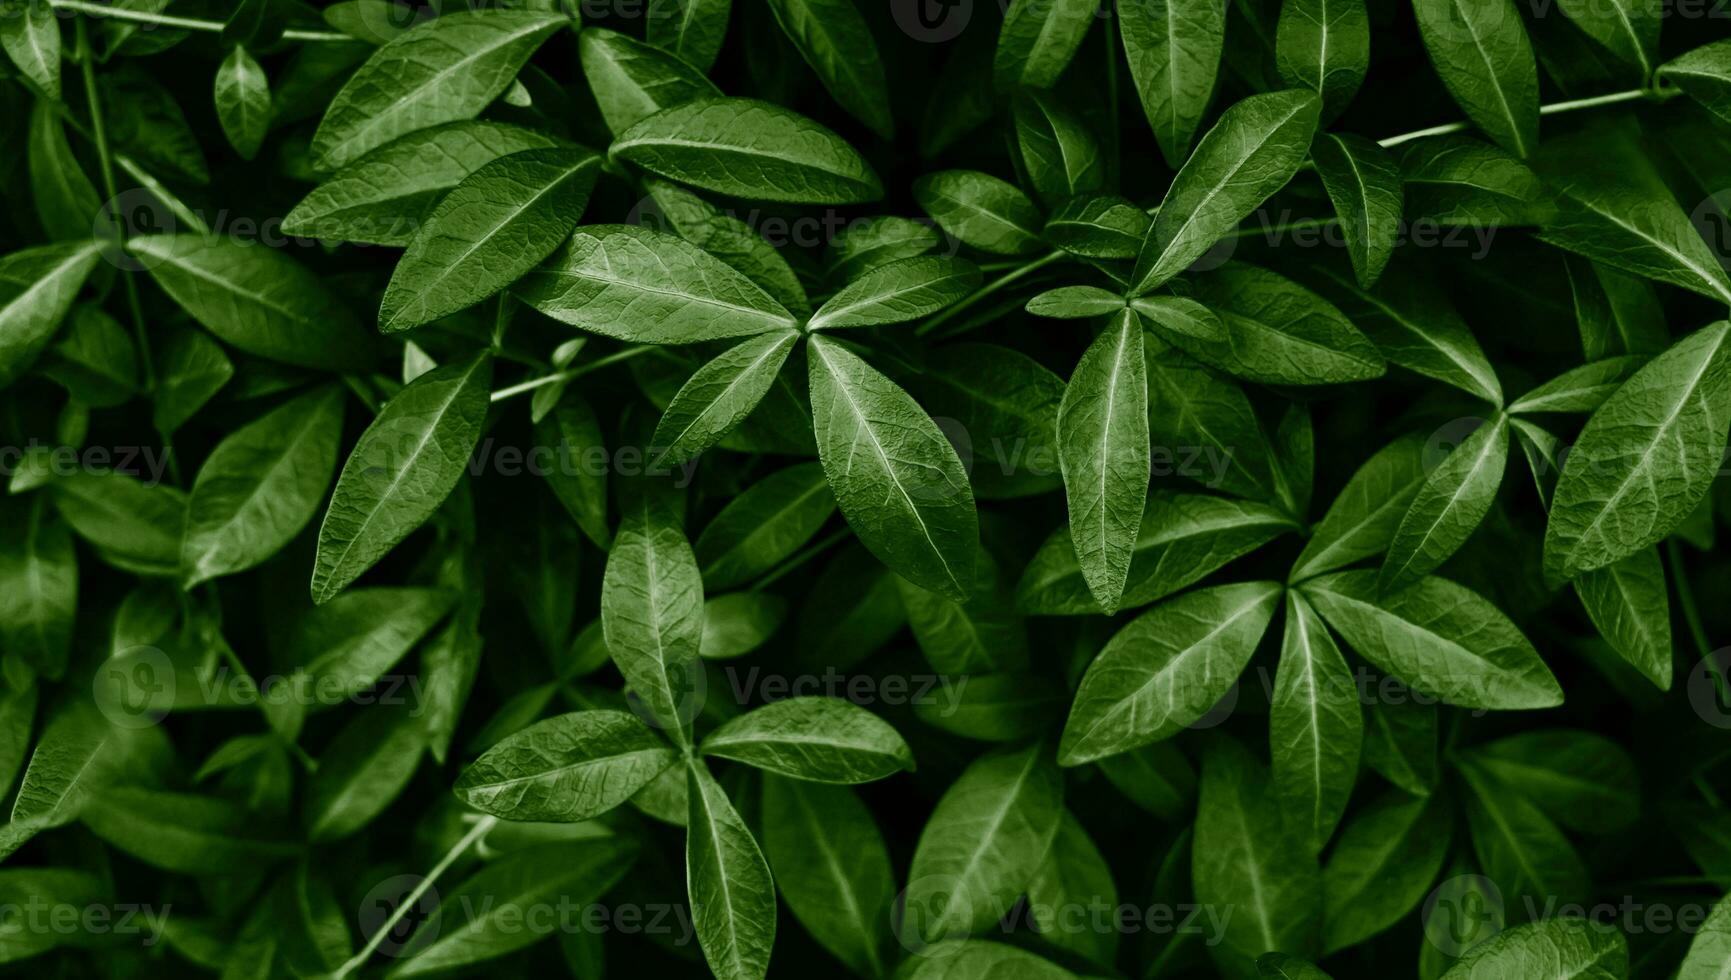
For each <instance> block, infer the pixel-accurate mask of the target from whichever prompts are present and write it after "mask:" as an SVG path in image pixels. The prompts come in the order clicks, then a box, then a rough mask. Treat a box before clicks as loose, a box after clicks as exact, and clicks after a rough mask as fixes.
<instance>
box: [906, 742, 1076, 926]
mask: <svg viewBox="0 0 1731 980" xmlns="http://www.w3.org/2000/svg"><path fill="white" fill-rule="evenodd" d="M1063 815H1064V779H1063V774H1062V773H1061V772H1060V771H1059V770H1058V767H1057V766H1056V765H1054V764H1053V762H1052V757H1051V750H1050V749H1049V748H1048V747H1046V746H1045V745H1042V744H1038V743H1036V744H1034V745H1030V746H1027V747H1026V748H1021V749H1014V750H1010V749H1006V750H1002V751H997V752H992V753H988V754H986V755H984V756H981V757H980V758H978V759H976V760H974V762H973V763H971V764H970V765H969V766H968V768H967V769H965V770H963V772H962V774H961V776H959V777H958V778H957V779H956V781H955V782H954V783H952V784H950V788H949V789H947V790H945V791H944V795H943V797H942V798H941V799H939V800H938V805H937V807H936V808H935V809H933V810H932V815H931V818H930V819H929V820H927V821H926V826H925V829H924V830H923V831H921V832H920V840H919V845H918V846H917V847H916V848H915V849H914V859H913V865H912V867H911V868H910V869H909V870H908V885H907V888H906V889H905V890H904V891H903V896H904V899H905V904H904V906H903V908H902V917H901V919H900V921H899V922H898V924H897V928H898V930H899V933H900V937H901V940H902V942H903V943H904V944H909V943H912V944H914V948H916V949H917V948H920V947H921V946H922V945H929V944H932V943H936V942H938V941H940V940H945V939H959V938H961V937H963V936H967V935H969V934H971V933H977V932H982V931H984V930H985V929H987V928H988V927H990V926H991V925H993V924H994V923H996V922H997V921H998V920H999V919H1000V918H1002V917H1003V916H1004V914H1005V913H1006V912H1008V911H1009V910H1010V907H1011V906H1012V905H1014V904H1015V902H1016V900H1017V899H1018V898H1020V897H1021V895H1022V893H1023V892H1024V891H1026V890H1027V887H1028V886H1029V885H1030V884H1031V883H1033V881H1034V878H1035V876H1036V875H1038V874H1039V871H1040V865H1041V862H1042V858H1044V857H1045V854H1046V850H1047V848H1049V847H1050V846H1051V844H1052V840H1053V838H1054V837H1056V836H1057V833H1058V825H1059V823H1060V822H1061V820H1062V819H1063Z"/></svg>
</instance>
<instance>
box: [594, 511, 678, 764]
mask: <svg viewBox="0 0 1731 980" xmlns="http://www.w3.org/2000/svg"><path fill="white" fill-rule="evenodd" d="M601 628H602V630H603V631H604V635H605V636H606V640H607V649H608V650H609V651H610V652H611V653H612V654H613V662H614V663H615V664H616V665H618V667H619V672H620V673H621V674H624V675H625V681H626V683H627V684H628V685H630V687H631V690H632V692H633V693H634V694H635V695H636V697H637V698H638V699H639V701H640V702H642V704H641V707H642V711H641V715H642V716H643V717H644V719H645V721H647V722H650V723H651V724H653V725H655V726H656V727H658V728H661V729H663V730H665V731H668V732H669V733H670V736H669V737H671V738H672V739H673V740H674V742H676V743H678V744H679V745H681V746H683V745H685V744H686V743H687V742H688V740H689V736H688V735H687V734H686V730H685V729H686V725H688V724H690V722H691V718H692V716H693V714H694V713H695V712H696V710H697V709H698V708H699V707H701V706H702V697H703V689H702V688H701V687H694V685H698V684H701V683H702V679H703V667H702V664H701V663H700V662H699V661H698V650H699V645H700V644H701V642H702V639H703V580H702V577H701V575H700V574H699V573H698V570H697V558H696V556H694V555H693V554H692V553H691V545H690V544H689V543H688V542H687V541H686V540H685V532H684V531H682V530H680V528H679V525H678V524H677V523H675V521H674V520H673V516H672V515H670V514H668V513H666V512H665V510H664V508H662V507H660V506H658V505H657V504H656V503H655V502H654V501H652V500H650V499H648V498H647V497H645V498H644V499H640V500H638V501H636V502H635V503H634V504H633V505H632V506H630V507H628V508H626V514H625V519H624V520H623V521H621V522H620V524H619V533H618V535H617V536H616V537H615V538H614V539H613V547H612V549H611V550H610V551H608V553H607V571H606V578H605V579H604V580H603V581H602V583H601Z"/></svg>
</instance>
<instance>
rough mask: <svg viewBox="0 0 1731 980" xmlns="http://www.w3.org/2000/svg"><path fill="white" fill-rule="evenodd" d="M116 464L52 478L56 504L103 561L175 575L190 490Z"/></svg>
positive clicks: (137, 570) (137, 571) (141, 572)
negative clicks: (120, 470)
mask: <svg viewBox="0 0 1731 980" xmlns="http://www.w3.org/2000/svg"><path fill="white" fill-rule="evenodd" d="M160 477H161V474H160V473H157V474H155V476H154V477H153V478H152V480H151V482H145V481H144V480H135V479H133V478H132V477H130V476H126V475H123V474H121V473H118V472H116V471H114V470H102V471H97V470H88V469H85V470H79V471H78V472H75V473H72V474H70V475H67V476H59V477H56V478H55V479H54V482H53V484H52V486H53V488H54V506H55V507H56V508H57V509H58V510H59V511H60V516H61V518H62V519H64V520H65V521H66V523H67V524H69V525H71V527H72V530H73V531H75V532H77V533H78V536H79V537H81V538H83V539H84V540H85V541H86V542H88V543H89V544H90V546H91V547H92V548H94V549H95V550H96V553H97V555H98V556H99V557H101V558H102V560H103V561H105V562H107V563H109V564H110V565H113V566H114V567H116V568H119V569H122V570H123V571H128V572H132V573H133V574H135V575H149V576H164V577H167V576H173V575H175V574H176V573H177V571H178V569H179V566H180V540H181V537H182V535H183V534H184V533H185V530H186V494H185V493H183V492H181V491H179V490H176V489H175V488H174V487H171V486H169V485H167V484H165V483H158V482H155V480H156V479H160Z"/></svg>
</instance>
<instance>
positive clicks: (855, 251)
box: [824, 215, 939, 282]
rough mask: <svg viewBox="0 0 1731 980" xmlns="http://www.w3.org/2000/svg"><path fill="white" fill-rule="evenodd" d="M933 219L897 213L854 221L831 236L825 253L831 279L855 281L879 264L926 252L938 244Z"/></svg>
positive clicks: (909, 257) (835, 280)
mask: <svg viewBox="0 0 1731 980" xmlns="http://www.w3.org/2000/svg"><path fill="white" fill-rule="evenodd" d="M938 241H939V239H938V233H937V231H935V230H934V229H933V228H932V226H931V223H930V222H926V221H918V220H916V219H913V218H902V217H897V216H895V215H878V216H875V217H871V218H863V219H861V220H859V221H851V222H849V223H848V224H847V226H846V227H844V228H842V229H841V231H840V232H838V233H837V234H836V235H835V237H833V238H831V239H830V240H829V243H828V248H827V249H826V253H825V257H824V258H825V262H826V264H827V266H828V276H829V279H830V280H831V281H832V282H852V281H853V280H855V279H857V278H859V277H860V276H861V275H863V274H865V273H867V272H870V271H871V270H872V269H875V268H877V267H878V266H880V265H886V264H888V263H890V262H895V261H897V260H900V259H911V258H913V257H914V256H916V255H924V254H925V253H927V252H929V251H931V250H932V249H934V248H937V247H938Z"/></svg>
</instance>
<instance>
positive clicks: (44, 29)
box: [0, 0, 60, 101]
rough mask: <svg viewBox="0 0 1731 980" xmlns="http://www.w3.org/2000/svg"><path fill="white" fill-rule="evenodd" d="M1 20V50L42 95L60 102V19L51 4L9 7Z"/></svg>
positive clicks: (26, 2)
mask: <svg viewBox="0 0 1731 980" xmlns="http://www.w3.org/2000/svg"><path fill="white" fill-rule="evenodd" d="M8 6H9V7H10V8H11V9H9V10H7V11H6V16H5V17H0V48H5V49H6V55H7V57H9V58H11V59H12V64H14V65H16V66H17V67H18V71H19V72H21V73H22V74H23V75H24V77H25V78H27V79H29V80H30V84H32V85H34V86H35V87H36V88H37V89H38V90H39V91H40V92H41V93H42V94H44V95H46V96H48V97H49V98H50V99H54V100H55V101H59V99H60V15H59V14H58V13H57V12H56V11H55V9H54V7H53V6H52V5H50V4H49V3H48V0H23V2H21V3H18V4H16V5H10V4H9V5H8Z"/></svg>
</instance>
